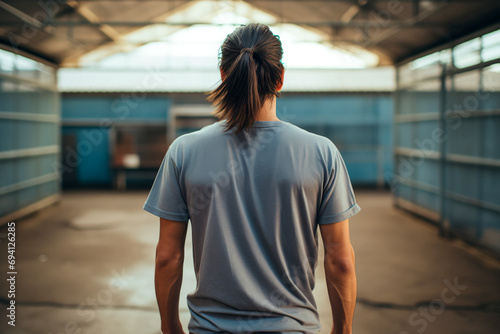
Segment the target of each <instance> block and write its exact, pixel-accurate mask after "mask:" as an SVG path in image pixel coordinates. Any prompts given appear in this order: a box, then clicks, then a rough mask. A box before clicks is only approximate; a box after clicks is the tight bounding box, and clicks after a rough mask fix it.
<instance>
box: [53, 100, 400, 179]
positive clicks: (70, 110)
mask: <svg viewBox="0 0 500 334" xmlns="http://www.w3.org/2000/svg"><path fill="white" fill-rule="evenodd" d="M190 99H191V97H190V96H186V97H182V98H180V99H176V98H173V97H169V96H148V97H146V98H143V99H140V100H137V99H135V100H134V97H133V96H130V95H114V96H105V95H104V96H103V95H77V94H73V95H63V97H62V116H63V136H64V135H70V136H74V138H76V139H77V141H78V142H79V143H75V144H74V145H76V149H75V150H76V151H78V145H80V146H82V147H81V148H80V149H81V151H82V152H80V153H79V154H77V155H78V158H79V160H80V162H79V163H78V167H77V168H76V169H75V170H76V172H75V173H76V175H73V176H71V175H67V177H69V179H71V177H72V179H73V182H74V183H76V184H77V185H103V186H110V185H111V183H112V180H111V178H112V176H111V174H110V173H109V172H108V173H106V171H107V170H108V171H109V170H110V165H109V161H110V156H109V155H110V154H111V152H110V150H109V140H110V139H112V132H111V133H110V132H109V130H110V129H112V128H113V127H115V126H120V125H123V124H137V125H138V126H140V125H144V124H152V123H155V122H163V123H166V122H168V121H169V110H170V108H171V107H172V106H173V105H174V104H175V103H176V101H177V103H179V104H186V103H189V101H190ZM192 100H193V103H200V101H201V103H206V102H202V101H203V96H202V95H201V94H200V96H192ZM277 114H278V117H280V118H281V119H283V120H286V121H288V122H290V123H293V124H296V125H298V126H300V127H302V128H304V129H306V130H308V131H311V132H314V133H318V134H321V135H324V136H326V137H328V138H330V139H331V140H332V141H333V142H334V143H335V144H336V145H337V147H338V148H339V150H340V151H341V153H342V155H343V157H344V160H345V162H346V165H347V168H348V169H349V172H350V175H351V179H352V182H353V183H354V184H357V185H379V186H380V185H383V184H384V173H391V172H392V116H393V103H392V97H391V96H390V95H389V94H363V93H359V94H342V95H341V94H307V93H304V94H288V95H285V96H283V97H282V98H279V99H278V102H277ZM100 124H101V125H100ZM102 124H104V125H102ZM106 124H107V125H106ZM109 124H111V125H109ZM193 130H196V129H178V130H177V131H176V133H177V134H180V133H185V132H190V131H193ZM89 131H93V132H94V133H95V132H96V131H100V132H101V133H102V136H100V137H102V138H103V139H102V140H101V141H99V143H96V144H95V145H93V148H92V150H91V152H90V153H88V154H82V153H83V152H84V151H85V149H86V146H88V145H87V144H85V145H82V144H81V143H82V142H88V141H89V140H88V139H87V138H86V137H85V136H84V133H85V132H89ZM106 138H107V139H106ZM63 150H64V148H63ZM70 176H71V177H70ZM148 185H149V183H148Z"/></svg>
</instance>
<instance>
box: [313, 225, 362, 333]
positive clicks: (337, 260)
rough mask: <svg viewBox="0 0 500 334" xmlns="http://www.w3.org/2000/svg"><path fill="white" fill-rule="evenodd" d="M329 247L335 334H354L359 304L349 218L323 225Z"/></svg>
mask: <svg viewBox="0 0 500 334" xmlns="http://www.w3.org/2000/svg"><path fill="white" fill-rule="evenodd" d="M320 229H321V236H322V238H323V244H324V247H325V274H326V284H327V288H328V295H329V296H330V305H331V307H332V313H333V329H332V332H331V333H332V334H351V333H352V317H353V314H354V306H355V304H356V271H355V268H354V249H353V248H352V245H351V240H350V237H349V219H346V220H344V221H342V222H338V223H333V224H323V225H320Z"/></svg>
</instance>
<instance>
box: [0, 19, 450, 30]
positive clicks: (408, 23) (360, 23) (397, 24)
mask: <svg viewBox="0 0 500 334" xmlns="http://www.w3.org/2000/svg"><path fill="white" fill-rule="evenodd" d="M200 24H204V25H213V26H221V25H231V24H228V23H212V22H164V21H135V22H134V21H100V22H89V21H77V22H75V21H71V22H68V21H54V22H52V25H53V26H54V27H78V26H94V27H101V26H106V25H107V26H110V27H146V26H149V25H165V26H184V27H189V26H193V25H200ZM280 24H295V25H306V26H311V27H323V26H329V27H333V28H355V27H358V28H362V27H365V26H366V25H370V24H378V22H377V21H373V20H372V21H370V20H355V21H350V22H342V21H325V22H301V21H279V22H276V23H269V24H268V25H269V26H271V27H272V26H276V25H280ZM13 25H14V26H15V25H19V23H18V22H1V23H0V27H9V26H13ZM232 25H235V26H237V25H240V23H233V24H232ZM412 26H418V27H429V28H440V27H446V26H447V25H446V24H444V23H439V22H422V20H420V19H417V20H405V21H397V20H393V21H392V22H389V23H387V24H384V27H385V28H406V27H412Z"/></svg>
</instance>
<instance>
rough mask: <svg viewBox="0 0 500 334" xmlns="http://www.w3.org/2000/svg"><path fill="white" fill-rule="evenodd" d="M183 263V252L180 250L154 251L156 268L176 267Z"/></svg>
mask: <svg viewBox="0 0 500 334" xmlns="http://www.w3.org/2000/svg"><path fill="white" fill-rule="evenodd" d="M183 263H184V252H182V251H172V250H170V251H161V250H157V252H156V267H157V268H178V267H182V264H183Z"/></svg>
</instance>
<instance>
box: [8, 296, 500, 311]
mask: <svg viewBox="0 0 500 334" xmlns="http://www.w3.org/2000/svg"><path fill="white" fill-rule="evenodd" d="M0 303H1V304H5V305H8V304H9V303H10V300H8V299H5V298H0ZM432 303H433V301H432V300H424V301H419V302H416V303H414V304H396V303H390V302H379V301H373V300H369V299H366V298H358V299H357V304H361V305H364V306H368V307H372V308H380V309H392V310H410V311H411V310H418V309H419V308H420V307H425V306H430V305H431V304H432ZM494 304H495V305H492V303H488V302H486V303H479V304H476V305H446V306H445V311H446V310H451V311H472V312H485V313H500V304H498V302H494ZM16 306H35V307H54V308H65V309H84V310H85V309H102V310H107V309H113V310H136V311H145V312H158V308H157V307H153V306H138V305H92V306H91V305H86V304H83V305H82V304H70V303H59V302H52V301H16Z"/></svg>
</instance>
